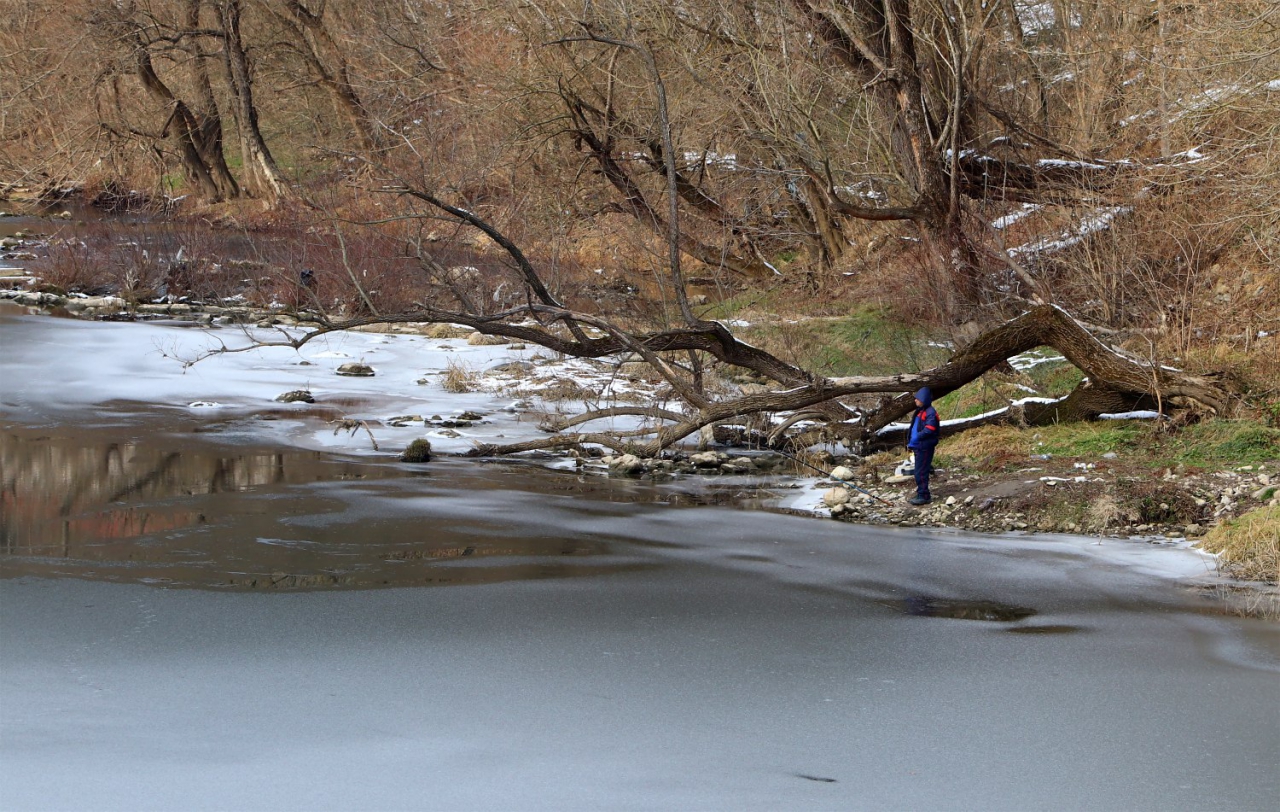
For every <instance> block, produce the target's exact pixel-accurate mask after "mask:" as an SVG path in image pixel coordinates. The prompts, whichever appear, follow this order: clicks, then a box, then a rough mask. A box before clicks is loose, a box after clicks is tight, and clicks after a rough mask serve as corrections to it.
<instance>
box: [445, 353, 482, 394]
mask: <svg viewBox="0 0 1280 812" xmlns="http://www.w3.org/2000/svg"><path fill="white" fill-rule="evenodd" d="M479 383H480V375H479V374H478V373H477V372H476V371H475V370H474V369H472V368H471V367H470V366H468V365H467V364H465V363H463V362H462V361H453V360H451V361H449V363H448V365H446V366H445V371H444V380H443V381H441V382H440V385H441V386H442V387H444V391H446V392H453V393H455V394H461V393H463V392H474V391H475V390H476V387H477V386H478V385H479Z"/></svg>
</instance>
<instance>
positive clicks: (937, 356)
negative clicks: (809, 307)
mask: <svg viewBox="0 0 1280 812" xmlns="http://www.w3.org/2000/svg"><path fill="white" fill-rule="evenodd" d="M739 333H740V334H741V335H742V337H743V339H744V340H746V341H749V342H751V343H753V344H755V345H757V346H759V347H761V348H763V349H766V350H768V351H770V352H773V353H774V354H776V355H778V356H779V357H780V358H782V359H784V360H786V361H788V362H789V363H792V364H796V365H798V366H802V367H805V368H808V369H812V370H814V371H816V372H819V373H821V374H824V375H833V376H841V375H886V374H892V373H895V372H917V371H919V370H922V369H928V368H929V367H932V366H936V365H937V364H940V363H942V362H943V361H945V360H946V359H947V358H949V357H950V356H951V351H950V350H948V349H947V348H945V347H935V346H931V344H930V341H929V340H927V339H925V338H921V337H919V336H918V335H916V334H914V332H913V331H912V330H911V329H909V328H908V326H907V325H903V324H900V323H898V322H895V321H893V320H892V319H890V318H888V317H887V316H886V314H884V313H883V312H881V311H879V310H873V309H867V310H859V311H856V312H854V313H852V314H850V315H848V316H843V317H834V318H814V319H806V320H802V321H796V322H794V323H785V322H784V323H772V324H761V325H757V326H752V327H749V328H744V329H740V330H739Z"/></svg>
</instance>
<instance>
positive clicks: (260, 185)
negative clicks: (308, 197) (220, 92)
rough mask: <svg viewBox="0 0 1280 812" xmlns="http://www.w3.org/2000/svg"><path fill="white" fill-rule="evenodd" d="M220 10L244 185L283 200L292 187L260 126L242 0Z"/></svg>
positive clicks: (263, 195)
mask: <svg viewBox="0 0 1280 812" xmlns="http://www.w3.org/2000/svg"><path fill="white" fill-rule="evenodd" d="M219 10H220V12H221V18H222V29H223V38H224V49H223V55H224V57H225V60H226V68H227V82H228V85H229V86H230V89H231V97H232V101H233V102H234V104H235V112H236V126H237V129H238V131H239V134H240V154H241V157H242V158H243V159H244V185H245V187H246V188H247V189H248V190H249V192H250V194H252V195H253V196H254V197H259V198H263V199H265V200H272V201H274V200H279V199H280V198H282V197H287V196H288V193H289V187H288V185H287V184H286V183H285V180H284V177H283V176H282V175H281V173H280V169H279V168H278V167H277V166H276V161H275V158H273V157H272V155H271V150H269V149H267V142H266V141H265V140H264V139H263V137H262V130H261V129H260V128H259V126H258V108H257V107H256V106H255V105H254V102H253V74H252V72H251V71H250V69H249V58H248V56H247V55H246V54H245V50H244V41H243V39H242V38H241V36H240V12H241V7H240V0H222V2H221V5H220V7H219Z"/></svg>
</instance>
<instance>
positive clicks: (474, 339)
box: [467, 333, 509, 347]
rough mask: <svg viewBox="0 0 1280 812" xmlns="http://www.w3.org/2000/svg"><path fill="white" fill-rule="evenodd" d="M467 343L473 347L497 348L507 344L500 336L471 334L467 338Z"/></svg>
mask: <svg viewBox="0 0 1280 812" xmlns="http://www.w3.org/2000/svg"><path fill="white" fill-rule="evenodd" d="M467 343H468V344H470V345H471V346H473V347H497V346H499V345H501V344H507V343H509V342H508V341H507V339H505V338H503V337H502V336H489V335H485V334H484V333H472V334H471V335H469V336H467Z"/></svg>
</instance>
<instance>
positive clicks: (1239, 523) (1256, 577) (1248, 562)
mask: <svg viewBox="0 0 1280 812" xmlns="http://www.w3.org/2000/svg"><path fill="white" fill-rule="evenodd" d="M1200 546H1201V548H1203V549H1204V550H1205V551H1206V552H1210V553H1218V554H1219V555H1220V557H1219V561H1220V563H1221V565H1222V567H1223V568H1224V569H1225V570H1226V571H1227V572H1229V573H1231V574H1232V575H1235V576H1237V577H1239V578H1245V579H1248V580H1251V581H1267V582H1270V583H1280V505H1272V506H1270V507H1264V508H1259V509H1258V510H1254V511H1251V512H1249V513H1246V514H1244V515H1243V516H1240V517H1237V518H1235V519H1231V520H1229V521H1225V522H1223V523H1222V524H1220V525H1218V526H1217V527H1215V528H1213V529H1212V530H1210V531H1209V533H1208V534H1207V535H1206V536H1205V537H1204V540H1203V541H1202V542H1201V543H1200Z"/></svg>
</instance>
